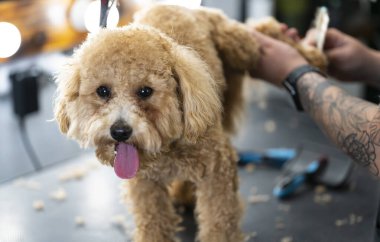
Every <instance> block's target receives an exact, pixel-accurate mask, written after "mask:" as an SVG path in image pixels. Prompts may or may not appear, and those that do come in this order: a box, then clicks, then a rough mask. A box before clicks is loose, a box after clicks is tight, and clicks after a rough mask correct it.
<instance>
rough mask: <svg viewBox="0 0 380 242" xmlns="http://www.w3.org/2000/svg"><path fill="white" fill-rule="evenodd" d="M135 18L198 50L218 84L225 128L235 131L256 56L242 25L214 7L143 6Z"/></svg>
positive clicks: (254, 48) (228, 130)
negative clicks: (247, 76) (246, 80)
mask: <svg viewBox="0 0 380 242" xmlns="http://www.w3.org/2000/svg"><path fill="white" fill-rule="evenodd" d="M135 22H138V23H140V24H147V25H150V26H153V27H155V28H157V29H159V30H160V31H162V32H164V33H165V34H167V35H168V36H169V37H171V38H173V39H174V40H175V41H176V42H177V43H178V44H180V45H184V46H187V47H189V48H192V49H193V50H195V51H196V52H197V53H198V54H199V56H200V57H201V58H202V60H203V61H204V62H205V64H206V65H207V66H208V69H209V71H210V73H211V75H212V76H213V78H214V80H215V82H216V84H217V88H218V94H219V96H220V98H221V100H222V102H223V115H224V116H223V126H224V129H225V130H226V131H227V132H232V131H234V130H235V121H236V119H237V117H239V116H240V113H241V111H242V107H243V98H242V84H243V76H244V72H245V71H246V69H247V66H248V65H252V64H253V63H255V61H256V58H257V47H256V43H255V42H254V41H253V38H251V37H250V36H249V34H248V31H247V30H246V29H244V27H243V25H242V24H238V23H237V22H235V21H232V20H229V19H227V18H226V17H225V16H224V15H223V14H221V13H220V12H219V11H216V10H210V9H203V8H200V9H198V10H190V9H186V8H182V7H178V6H168V5H156V6H154V7H151V8H149V9H146V10H143V11H142V12H140V13H139V14H138V15H137V17H136V21H135ZM232 45H235V46H232ZM243 45H250V46H248V47H243ZM239 48H240V49H239ZM246 50H249V51H246ZM244 52H246V53H244ZM249 55H251V56H249ZM242 58H243V59H244V60H241V59H242ZM242 62H244V63H242ZM251 67H252V66H251Z"/></svg>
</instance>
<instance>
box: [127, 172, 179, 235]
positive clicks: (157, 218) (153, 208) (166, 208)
mask: <svg viewBox="0 0 380 242" xmlns="http://www.w3.org/2000/svg"><path fill="white" fill-rule="evenodd" d="M128 187H129V192H128V194H129V198H130V199H132V202H133V214H134V219H135V223H136V233H135V236H134V241H135V242H174V241H178V240H177V239H176V238H175V233H176V231H177V230H178V229H177V226H178V223H179V222H180V221H181V219H180V217H179V216H178V215H177V214H176V212H175V209H174V207H173V204H172V202H171V200H170V197H169V193H168V190H167V188H166V186H165V185H164V184H161V183H158V182H155V181H151V180H146V179H138V178H135V179H132V180H130V181H129V182H128ZM127 199H128V198H127Z"/></svg>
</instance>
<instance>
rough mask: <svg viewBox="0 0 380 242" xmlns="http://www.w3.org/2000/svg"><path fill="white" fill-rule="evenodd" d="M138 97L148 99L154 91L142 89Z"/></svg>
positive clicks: (138, 92)
mask: <svg viewBox="0 0 380 242" xmlns="http://www.w3.org/2000/svg"><path fill="white" fill-rule="evenodd" d="M136 94H137V96H139V97H140V98H142V99H146V98H148V97H150V96H151V95H152V94H153V89H152V88H150V87H142V88H140V89H139V90H138V91H137V93H136Z"/></svg>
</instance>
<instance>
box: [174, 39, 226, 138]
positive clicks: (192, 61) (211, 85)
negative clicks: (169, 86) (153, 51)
mask: <svg viewBox="0 0 380 242" xmlns="http://www.w3.org/2000/svg"><path fill="white" fill-rule="evenodd" d="M172 54H173V57H174V63H173V64H174V72H175V75H176V77H177V79H178V83H179V89H180V93H181V94H180V96H181V98H182V108H183V116H184V125H185V127H184V138H185V139H186V140H187V141H189V142H195V140H196V139H197V137H198V136H199V135H201V134H202V133H204V132H205V131H206V129H207V128H208V127H209V126H211V125H213V124H214V123H215V121H216V119H217V117H218V115H220V113H221V102H220V98H219V96H218V93H217V87H216V83H215V80H214V79H213V77H212V76H211V74H210V72H209V70H208V68H207V65H206V64H205V63H204V62H203V61H202V60H201V58H200V57H199V56H198V54H197V53H196V52H195V51H193V50H191V49H189V48H186V47H184V46H180V45H175V46H174V47H173V48H172Z"/></svg>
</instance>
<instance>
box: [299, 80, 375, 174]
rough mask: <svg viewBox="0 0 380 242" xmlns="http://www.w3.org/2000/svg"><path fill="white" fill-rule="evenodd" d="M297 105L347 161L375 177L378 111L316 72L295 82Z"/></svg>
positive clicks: (372, 105)
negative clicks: (354, 163)
mask: <svg viewBox="0 0 380 242" xmlns="http://www.w3.org/2000/svg"><path fill="white" fill-rule="evenodd" d="M298 90H299V93H300V99H301V103H302V104H303V106H304V109H305V110H306V111H307V112H308V113H309V114H310V115H311V117H312V118H313V119H314V120H315V121H316V122H317V124H318V125H319V126H320V127H321V128H322V130H323V131H324V132H325V133H326V135H327V136H329V137H330V138H331V139H332V141H334V142H335V143H336V144H337V145H339V146H340V147H341V148H342V149H343V150H344V151H345V152H346V153H347V154H348V155H350V156H351V158H352V159H353V160H354V161H356V162H357V163H358V164H360V165H362V166H366V167H368V168H369V169H370V170H371V172H372V173H374V174H375V175H377V176H378V175H380V174H379V167H380V166H379V164H380V112H379V111H380V110H379V108H378V107H377V106H376V105H374V104H372V103H369V102H366V101H364V100H361V99H359V98H356V97H353V96H350V95H348V94H347V93H345V92H344V91H343V90H341V89H340V88H338V87H336V86H334V85H331V84H330V83H329V82H328V81H327V80H326V79H325V78H324V77H322V76H320V75H319V74H317V73H308V74H305V75H304V76H302V77H301V79H300V80H299V82H298Z"/></svg>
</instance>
